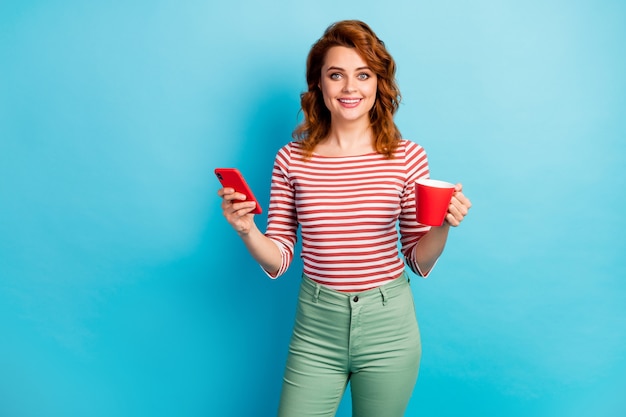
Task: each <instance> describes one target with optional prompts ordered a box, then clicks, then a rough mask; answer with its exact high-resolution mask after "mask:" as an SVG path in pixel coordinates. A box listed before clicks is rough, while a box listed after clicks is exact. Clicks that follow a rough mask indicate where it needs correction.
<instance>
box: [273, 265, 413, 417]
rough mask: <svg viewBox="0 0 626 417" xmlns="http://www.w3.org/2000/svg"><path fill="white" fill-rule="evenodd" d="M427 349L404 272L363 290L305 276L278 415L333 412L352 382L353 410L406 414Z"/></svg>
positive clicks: (362, 415) (394, 416) (391, 416)
mask: <svg viewBox="0 0 626 417" xmlns="http://www.w3.org/2000/svg"><path fill="white" fill-rule="evenodd" d="M421 351H422V350H421V342H420V335H419V329H418V325H417V319H416V316H415V306H414V303H413V294H412V292H411V288H410V286H409V282H408V278H407V275H406V274H403V276H401V277H400V278H398V279H396V280H395V281H393V282H391V283H389V284H386V285H383V286H381V287H379V288H376V289H373V290H368V291H363V292H358V293H343V292H338V291H334V290H331V289H329V288H327V287H324V286H321V285H319V284H317V283H315V282H314V281H312V280H311V279H309V278H308V277H306V276H303V277H302V285H301V287H300V294H299V298H298V308H297V312H296V319H295V324H294V329H293V335H292V339H291V343H290V345H289V354H288V357H287V364H286V368H285V375H284V379H283V387H282V393H281V399H280V406H279V411H278V416H279V417H309V416H316V417H320V416H326V417H332V416H334V415H335V413H336V411H337V408H338V406H339V402H340V401H341V398H342V396H343V393H344V391H345V389H346V386H347V384H348V382H350V389H351V394H352V415H353V416H354V417H401V416H403V415H404V411H405V409H406V406H407V404H408V402H409V399H410V397H411V394H412V392H413V387H414V386H415V382H416V380H417V373H418V369H419V362H420V357H421Z"/></svg>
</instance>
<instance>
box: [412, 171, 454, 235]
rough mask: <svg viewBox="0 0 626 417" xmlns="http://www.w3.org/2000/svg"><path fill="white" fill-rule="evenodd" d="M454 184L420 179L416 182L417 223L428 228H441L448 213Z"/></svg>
mask: <svg viewBox="0 0 626 417" xmlns="http://www.w3.org/2000/svg"><path fill="white" fill-rule="evenodd" d="M452 194H454V184H451V183H449V182H445V181H438V180H431V179H419V180H417V181H416V182H415V209H416V211H417V222H418V223H421V224H425V225H427V226H441V225H442V224H443V221H444V220H445V218H446V214H447V213H448V207H449V206H450V200H452Z"/></svg>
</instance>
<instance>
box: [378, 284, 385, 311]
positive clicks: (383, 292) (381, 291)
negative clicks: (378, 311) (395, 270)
mask: <svg viewBox="0 0 626 417" xmlns="http://www.w3.org/2000/svg"><path fill="white" fill-rule="evenodd" d="M378 290H379V291H380V296H381V297H382V299H383V305H384V306H385V305H387V291H386V290H385V289H384V288H383V286H382V285H381V286H380V287H378Z"/></svg>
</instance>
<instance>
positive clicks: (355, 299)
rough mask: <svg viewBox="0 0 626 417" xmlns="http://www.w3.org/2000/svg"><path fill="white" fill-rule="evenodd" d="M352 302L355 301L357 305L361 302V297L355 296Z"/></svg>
mask: <svg viewBox="0 0 626 417" xmlns="http://www.w3.org/2000/svg"><path fill="white" fill-rule="evenodd" d="M352 301H354V302H355V303H357V302H358V301H359V296H358V295H355V296H354V298H353V299H352Z"/></svg>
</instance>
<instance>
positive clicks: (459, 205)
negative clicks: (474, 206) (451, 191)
mask: <svg viewBox="0 0 626 417" xmlns="http://www.w3.org/2000/svg"><path fill="white" fill-rule="evenodd" d="M464 200H466V199H463V198H458V197H456V196H455V197H452V200H450V208H451V209H452V208H454V209H455V213H458V214H460V215H462V216H466V215H467V212H468V210H469V207H468V206H467V204H465V202H464Z"/></svg>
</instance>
